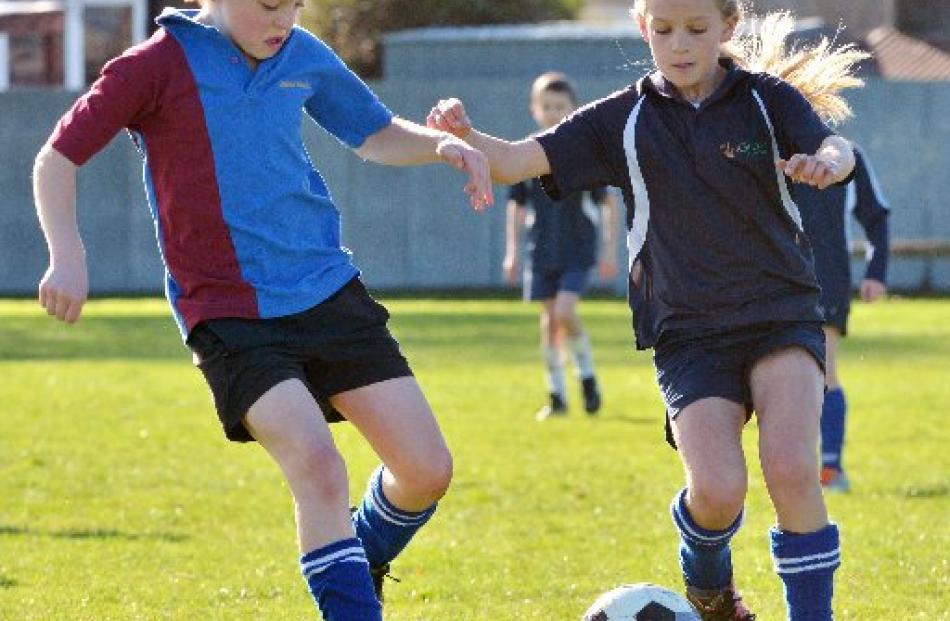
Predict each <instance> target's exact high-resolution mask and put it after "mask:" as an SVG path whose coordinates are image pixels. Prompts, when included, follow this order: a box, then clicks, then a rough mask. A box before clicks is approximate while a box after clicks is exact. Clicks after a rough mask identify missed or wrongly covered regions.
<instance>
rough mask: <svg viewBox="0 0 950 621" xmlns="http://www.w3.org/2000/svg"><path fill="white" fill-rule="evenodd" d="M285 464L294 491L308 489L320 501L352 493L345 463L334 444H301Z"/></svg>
mask: <svg viewBox="0 0 950 621" xmlns="http://www.w3.org/2000/svg"><path fill="white" fill-rule="evenodd" d="M282 465H283V466H284V471H285V473H286V475H287V479H288V482H289V483H290V485H291V488H292V489H309V490H310V491H311V493H316V494H317V495H318V496H319V497H321V498H336V497H340V496H343V497H345V496H347V494H348V493H349V490H348V486H347V478H346V463H345V462H344V461H343V456H342V455H340V452H339V451H338V450H337V449H336V447H335V446H333V444H332V443H327V442H301V443H299V444H298V445H296V446H295V447H294V449H293V450H292V453H291V455H290V456H289V457H288V458H286V459H285V460H284V461H283V464H282Z"/></svg>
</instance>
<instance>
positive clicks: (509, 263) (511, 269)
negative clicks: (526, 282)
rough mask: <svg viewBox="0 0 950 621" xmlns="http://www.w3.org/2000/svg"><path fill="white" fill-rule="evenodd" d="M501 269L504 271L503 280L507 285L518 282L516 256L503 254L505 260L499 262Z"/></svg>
mask: <svg viewBox="0 0 950 621" xmlns="http://www.w3.org/2000/svg"><path fill="white" fill-rule="evenodd" d="M501 269H502V271H503V272H504V273H505V282H507V283H508V284H509V285H516V284H518V258H517V257H511V256H508V255H505V260H504V261H502V263H501Z"/></svg>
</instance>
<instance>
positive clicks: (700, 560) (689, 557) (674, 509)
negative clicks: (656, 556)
mask: <svg viewBox="0 0 950 621" xmlns="http://www.w3.org/2000/svg"><path fill="white" fill-rule="evenodd" d="M670 513H672V514H673V523H674V524H675V525H676V529H677V530H678V531H679V533H680V566H681V567H682V568H683V578H684V579H685V580H686V584H687V585H689V586H692V587H696V588H699V589H703V590H710V591H712V590H716V591H720V590H722V589H724V588H726V587H727V586H729V585H730V584H731V583H732V551H731V550H730V549H729V542H730V541H731V540H732V537H733V535H735V534H736V532H738V530H739V527H740V526H742V515H743V514H742V513H741V512H740V513H739V516H738V517H737V518H736V521H735V522H733V523H732V524H731V525H730V526H729V527H728V528H726V529H725V530H707V529H705V528H702V527H700V526H698V525H697V524H696V522H694V521H693V518H692V517H690V515H689V510H688V509H687V508H686V488H683V489H682V490H681V491H680V492H679V493H678V494H677V495H676V496H675V497H674V498H673V503H672V504H671V505H670Z"/></svg>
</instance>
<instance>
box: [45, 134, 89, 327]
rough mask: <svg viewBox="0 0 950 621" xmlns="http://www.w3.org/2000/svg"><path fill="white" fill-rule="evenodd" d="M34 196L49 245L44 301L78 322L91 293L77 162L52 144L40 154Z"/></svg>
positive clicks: (59, 315) (52, 310)
mask: <svg viewBox="0 0 950 621" xmlns="http://www.w3.org/2000/svg"><path fill="white" fill-rule="evenodd" d="M33 196H34V200H35V202H36V213H37V215H38V216H39V220H40V227H41V228H42V229H43V234H44V235H45V236H46V244H47V246H48V247H49V268H48V269H47V270H46V273H45V274H44V275H43V278H42V280H41V281H40V285H39V301H40V305H41V306H43V308H45V309H46V312H47V313H48V314H49V315H55V316H56V317H57V318H58V319H60V320H62V321H65V322H67V323H74V322H75V321H76V320H77V319H79V315H80V313H81V312H82V307H83V304H85V302H86V298H87V296H88V294H89V277H88V274H87V271H86V251H85V249H84V248H83V245H82V239H81V238H80V236H79V225H78V223H77V221H76V165H75V164H73V163H72V162H71V161H69V160H68V159H66V157H64V156H63V155H62V154H60V153H59V152H58V151H56V150H55V149H54V148H52V147H51V146H49V145H48V144H47V145H45V146H44V147H43V148H42V149H40V152H39V153H38V154H37V156H36V161H35V164H34V167H33Z"/></svg>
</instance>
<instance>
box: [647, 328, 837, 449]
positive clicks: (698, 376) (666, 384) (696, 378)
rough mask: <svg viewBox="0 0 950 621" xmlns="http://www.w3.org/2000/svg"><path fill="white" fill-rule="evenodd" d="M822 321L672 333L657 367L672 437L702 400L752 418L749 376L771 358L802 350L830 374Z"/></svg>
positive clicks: (661, 346) (660, 346)
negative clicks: (731, 406) (737, 408)
mask: <svg viewBox="0 0 950 621" xmlns="http://www.w3.org/2000/svg"><path fill="white" fill-rule="evenodd" d="M821 326H822V324H820V323H817V322H776V323H766V324H756V325H752V326H743V327H740V328H734V329H730V330H727V331H721V332H714V333H710V332H706V333H697V332H695V331H692V330H688V331H667V332H664V333H663V334H662V335H661V336H660V340H659V342H657V344H656V346H655V347H654V352H653V364H654V366H655V367H656V378H657V383H658V384H659V386H660V393H661V395H662V397H663V402H664V403H665V404H666V436H667V441H668V442H669V443H670V444H671V445H672V446H673V447H674V448H675V446H676V445H675V444H674V443H673V435H672V429H671V428H670V420H672V419H674V418H676V416H677V414H679V413H680V412H681V411H682V410H683V409H684V408H685V407H686V406H688V405H690V404H691V403H695V402H696V401H699V400H700V399H706V398H709V397H720V398H723V399H728V400H729V401H733V402H735V403H738V404H740V405H742V406H744V407H745V409H746V419H747V420H748V417H750V416H751V415H752V393H751V388H750V386H749V374H750V373H751V371H752V367H753V365H754V364H755V363H756V362H757V361H759V360H761V359H762V358H764V357H765V356H767V355H768V354H770V353H772V352H775V351H778V350H780V349H785V348H787V347H796V346H797V347H801V348H802V349H804V350H805V351H807V352H808V353H809V354H811V356H812V358H814V359H815V362H817V363H818V366H819V367H821V370H822V372H824V370H825V334H824V332H822V329H821Z"/></svg>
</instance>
